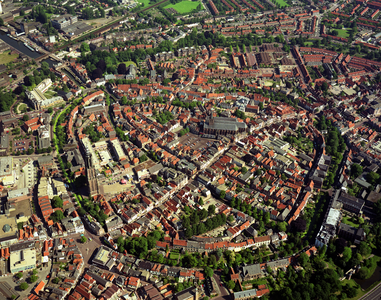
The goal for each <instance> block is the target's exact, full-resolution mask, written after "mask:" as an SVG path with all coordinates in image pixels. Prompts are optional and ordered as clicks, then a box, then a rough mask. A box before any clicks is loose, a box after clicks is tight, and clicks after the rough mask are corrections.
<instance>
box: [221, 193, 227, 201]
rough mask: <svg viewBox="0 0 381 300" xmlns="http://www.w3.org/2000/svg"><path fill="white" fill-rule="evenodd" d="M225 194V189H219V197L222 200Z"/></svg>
mask: <svg viewBox="0 0 381 300" xmlns="http://www.w3.org/2000/svg"><path fill="white" fill-rule="evenodd" d="M225 195H226V192H225V191H221V192H220V199H221V200H224V199H225Z"/></svg>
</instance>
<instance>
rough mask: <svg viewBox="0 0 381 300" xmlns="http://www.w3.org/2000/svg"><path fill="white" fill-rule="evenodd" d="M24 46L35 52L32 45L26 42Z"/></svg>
mask: <svg viewBox="0 0 381 300" xmlns="http://www.w3.org/2000/svg"><path fill="white" fill-rule="evenodd" d="M24 46H25V47H27V48H28V49H29V50H30V51H33V52H34V49H33V48H32V47H31V46H29V45H28V44H27V43H24Z"/></svg>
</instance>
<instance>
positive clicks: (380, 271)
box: [353, 266, 381, 290]
mask: <svg viewBox="0 0 381 300" xmlns="http://www.w3.org/2000/svg"><path fill="white" fill-rule="evenodd" d="M353 279H354V280H355V281H356V283H358V284H359V285H360V286H361V288H362V289H364V290H366V289H368V288H369V287H370V286H371V285H372V284H373V283H375V282H378V281H380V280H381V267H380V266H377V268H376V270H375V271H374V273H373V275H372V276H371V277H370V278H368V279H358V278H355V277H354V278H353Z"/></svg>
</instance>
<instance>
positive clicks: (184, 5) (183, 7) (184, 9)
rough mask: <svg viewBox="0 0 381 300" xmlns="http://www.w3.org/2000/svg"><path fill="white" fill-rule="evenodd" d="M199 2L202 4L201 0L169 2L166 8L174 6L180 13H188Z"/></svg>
mask: <svg viewBox="0 0 381 300" xmlns="http://www.w3.org/2000/svg"><path fill="white" fill-rule="evenodd" d="M199 4H201V2H199V1H181V2H179V3H176V4H169V5H167V6H165V7H164V8H173V9H175V10H176V11H177V12H178V13H180V14H187V13H190V12H192V11H193V10H194V9H196V8H197V6H198V5H199Z"/></svg>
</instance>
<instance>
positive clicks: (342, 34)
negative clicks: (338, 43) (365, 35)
mask: <svg viewBox="0 0 381 300" xmlns="http://www.w3.org/2000/svg"><path fill="white" fill-rule="evenodd" d="M334 30H337V31H338V32H339V35H338V36H339V37H341V38H345V39H347V38H348V37H349V32H350V31H351V30H352V29H351V28H348V29H334Z"/></svg>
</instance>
